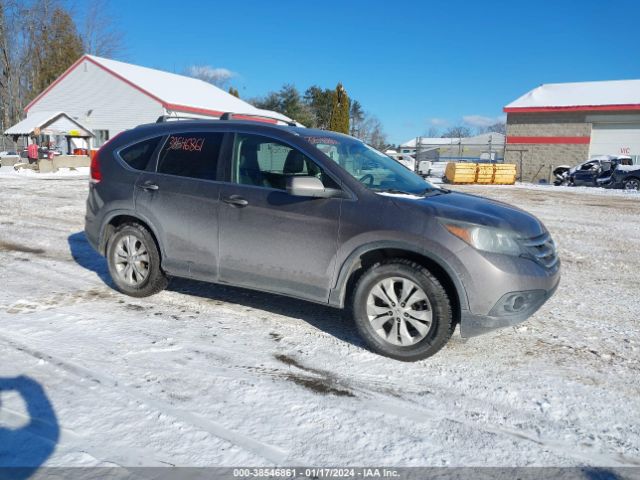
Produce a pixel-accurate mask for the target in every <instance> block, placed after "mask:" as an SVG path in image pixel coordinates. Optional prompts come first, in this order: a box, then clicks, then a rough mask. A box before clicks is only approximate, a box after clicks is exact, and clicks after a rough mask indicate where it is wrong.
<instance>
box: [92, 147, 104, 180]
mask: <svg viewBox="0 0 640 480" xmlns="http://www.w3.org/2000/svg"><path fill="white" fill-rule="evenodd" d="M100 150H102V149H100ZM100 150H98V151H97V152H95V153H94V154H93V156H92V157H91V170H90V172H91V176H90V178H91V180H90V182H91V183H98V182H99V181H100V180H102V172H101V171H100Z"/></svg>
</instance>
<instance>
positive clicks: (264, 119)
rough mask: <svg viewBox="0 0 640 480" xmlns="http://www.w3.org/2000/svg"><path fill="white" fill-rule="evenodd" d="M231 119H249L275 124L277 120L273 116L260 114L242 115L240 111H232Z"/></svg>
mask: <svg viewBox="0 0 640 480" xmlns="http://www.w3.org/2000/svg"><path fill="white" fill-rule="evenodd" d="M231 118H232V119H233V120H250V121H252V122H262V123H273V124H277V123H278V120H276V119H275V118H267V117H263V116H260V115H243V114H240V113H234V114H233V115H231Z"/></svg>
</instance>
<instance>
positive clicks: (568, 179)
mask: <svg viewBox="0 0 640 480" xmlns="http://www.w3.org/2000/svg"><path fill="white" fill-rule="evenodd" d="M618 167H632V168H633V160H632V159H631V157H629V156H626V155H600V156H597V157H593V158H591V159H590V160H587V161H585V162H582V163H580V164H579V165H576V166H574V167H570V166H568V165H561V166H558V167H556V168H555V169H554V170H553V174H554V176H555V180H554V182H553V183H554V185H571V186H584V187H607V188H625V187H624V185H623V184H620V185H615V184H614V183H613V182H612V174H613V172H614V171H616V169H617V168H618ZM638 168H640V166H639V167H638Z"/></svg>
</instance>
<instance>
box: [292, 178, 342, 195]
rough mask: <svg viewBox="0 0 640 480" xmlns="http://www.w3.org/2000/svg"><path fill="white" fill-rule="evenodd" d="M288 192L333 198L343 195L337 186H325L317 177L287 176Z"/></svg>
mask: <svg viewBox="0 0 640 480" xmlns="http://www.w3.org/2000/svg"><path fill="white" fill-rule="evenodd" d="M287 193H288V194H289V195H293V196H296V197H312V198H331V197H339V196H341V195H342V192H341V191H340V190H336V189H335V188H324V185H323V184H322V182H321V181H320V179H319V178H317V177H303V176H293V177H288V178H287Z"/></svg>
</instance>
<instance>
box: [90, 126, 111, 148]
mask: <svg viewBox="0 0 640 480" xmlns="http://www.w3.org/2000/svg"><path fill="white" fill-rule="evenodd" d="M93 134H94V135H95V137H94V138H93V144H94V146H95V147H96V148H97V147H101V146H102V145H104V144H105V143H107V140H109V130H94V131H93Z"/></svg>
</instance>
